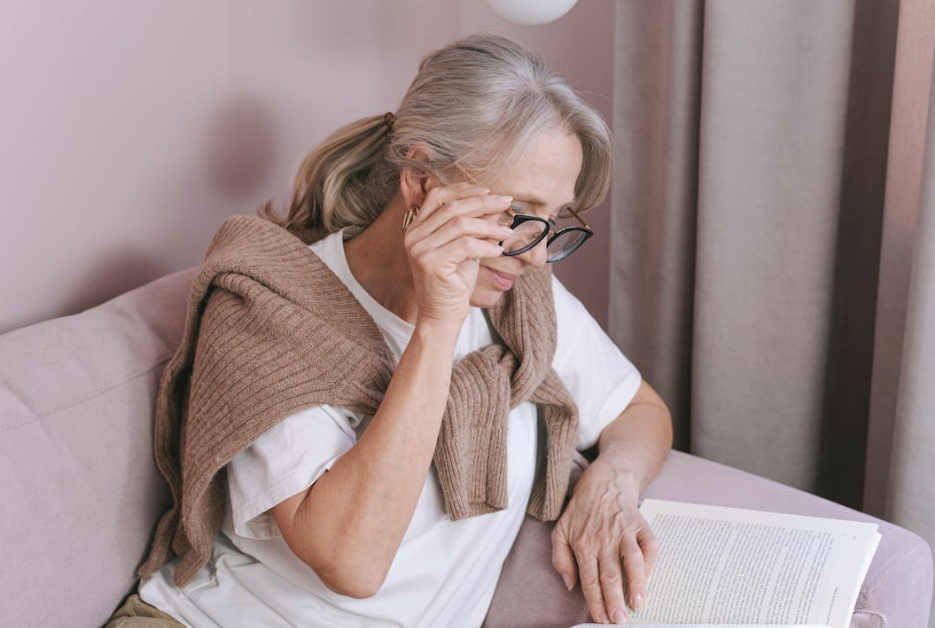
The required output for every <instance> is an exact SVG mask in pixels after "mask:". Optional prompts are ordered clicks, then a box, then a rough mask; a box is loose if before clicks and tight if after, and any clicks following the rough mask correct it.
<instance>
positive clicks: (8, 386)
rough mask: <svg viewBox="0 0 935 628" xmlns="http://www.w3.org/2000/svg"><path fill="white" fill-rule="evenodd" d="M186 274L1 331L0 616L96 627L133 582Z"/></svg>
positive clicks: (151, 495) (155, 486)
mask: <svg viewBox="0 0 935 628" xmlns="http://www.w3.org/2000/svg"><path fill="white" fill-rule="evenodd" d="M193 277H194V271H193V270H188V271H183V272H180V273H176V274H173V275H169V276H167V277H163V278H162V279H159V280H157V281H154V282H152V283H150V284H147V285H145V286H143V287H141V288H137V289H136V290H133V291H131V292H128V293H126V294H123V295H121V296H119V297H117V298H116V299H113V300H111V301H109V302H107V303H104V304H103V305H100V306H98V307H95V308H92V309H90V310H87V311H85V312H83V313H81V314H78V315H75V316H68V317H64V318H59V319H55V320H50V321H46V322H43V323H39V324H37V325H32V326H30V327H25V328H23V329H19V330H15V331H12V332H9V333H7V334H4V335H2V336H0V624H3V625H5V626H19V627H28V626H76V627H79V628H82V627H89V628H90V627H92V626H100V625H101V624H103V623H104V622H105V621H106V619H107V618H108V617H109V615H110V613H111V612H113V610H114V609H115V608H116V606H117V604H118V602H120V601H121V598H122V597H123V596H125V595H126V594H127V593H128V592H129V591H130V590H131V589H132V588H133V586H134V583H135V580H136V576H135V571H136V568H137V567H138V565H139V564H140V562H141V561H142V560H143V558H144V555H145V552H146V550H147V548H148V545H149V541H150V539H151V536H152V533H153V530H154V526H155V522H156V520H157V519H158V517H159V515H160V514H161V513H162V512H163V510H164V509H165V508H166V506H167V504H168V499H169V497H168V488H167V487H166V485H165V483H164V482H163V480H162V477H161V476H160V475H159V473H158V471H157V470H156V467H155V464H154V462H153V453H152V429H153V416H154V409H155V406H154V404H155V394H156V388H157V385H158V381H159V377H160V375H161V373H162V370H163V368H164V367H165V364H166V362H167V361H168V360H169V358H170V357H171V355H172V353H173V351H174V350H175V348H176V346H177V345H178V343H179V341H180V339H181V335H182V324H183V321H184V316H185V304H186V299H187V295H188V291H189V287H190V286H191V282H192V279H193Z"/></svg>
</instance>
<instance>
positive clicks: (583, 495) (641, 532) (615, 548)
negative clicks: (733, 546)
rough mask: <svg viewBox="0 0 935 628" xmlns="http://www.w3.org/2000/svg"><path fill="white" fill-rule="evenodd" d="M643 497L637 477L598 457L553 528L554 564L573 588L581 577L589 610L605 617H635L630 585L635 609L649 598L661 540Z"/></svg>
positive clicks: (599, 617) (618, 620)
mask: <svg viewBox="0 0 935 628" xmlns="http://www.w3.org/2000/svg"><path fill="white" fill-rule="evenodd" d="M638 500H639V486H638V485H637V482H636V481H635V480H634V479H633V477H632V476H631V475H629V474H627V473H625V472H621V471H618V470H617V469H615V468H614V467H613V465H611V464H609V463H607V462H603V461H601V458H600V457H598V458H597V460H595V461H594V463H592V464H591V465H590V466H589V467H588V468H587V469H585V471H584V473H583V474H582V475H581V479H580V480H579V481H578V485H577V486H576V487H575V492H574V495H573V497H572V498H571V501H570V502H569V503H568V506H567V507H566V508H565V512H564V514H563V515H562V517H561V518H560V519H559V521H558V523H557V524H556V525H555V528H554V530H553V531H552V566H553V567H554V568H555V570H556V571H558V573H559V574H561V575H562V578H563V579H564V580H565V586H567V587H568V589H569V590H571V589H573V588H574V586H575V582H576V580H578V579H580V580H581V590H582V592H583V593H584V597H585V599H586V600H587V603H588V610H589V611H590V613H591V617H592V618H593V619H594V621H596V622H599V623H607V622H613V623H623V622H625V621H627V620H628V619H629V616H628V615H627V612H626V604H625V602H624V589H626V591H627V592H628V594H629V595H628V597H629V603H630V607H631V608H633V609H634V610H640V609H642V608H643V606H644V605H645V603H646V582H647V580H648V579H649V574H650V572H651V571H652V568H653V564H654V563H655V561H656V556H657V554H658V553H659V544H658V542H657V541H656V537H655V536H654V535H653V533H652V530H650V528H649V524H647V523H646V520H645V519H644V518H643V515H642V514H641V513H640V511H639V509H638V508H637V504H638ZM624 574H625V575H626V579H625V580H624Z"/></svg>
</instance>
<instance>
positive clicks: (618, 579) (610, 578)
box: [598, 548, 629, 624]
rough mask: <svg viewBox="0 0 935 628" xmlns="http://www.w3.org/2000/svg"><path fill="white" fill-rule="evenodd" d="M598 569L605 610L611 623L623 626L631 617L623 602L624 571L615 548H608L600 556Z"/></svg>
mask: <svg viewBox="0 0 935 628" xmlns="http://www.w3.org/2000/svg"><path fill="white" fill-rule="evenodd" d="M598 568H599V569H600V582H601V593H602V594H603V596H604V599H603V604H604V609H605V611H606V613H607V616H608V617H609V618H610V621H612V622H613V623H615V624H622V623H624V622H626V621H627V620H628V619H629V617H628V616H627V610H626V606H627V605H626V602H624V600H623V571H622V570H621V569H620V558H619V557H618V556H617V552H616V551H614V549H613V548H606V551H603V552H601V554H600V556H598Z"/></svg>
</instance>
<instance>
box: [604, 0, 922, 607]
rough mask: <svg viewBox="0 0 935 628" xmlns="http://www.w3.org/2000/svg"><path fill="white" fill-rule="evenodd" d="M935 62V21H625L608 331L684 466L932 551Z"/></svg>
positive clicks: (641, 13)
mask: <svg viewBox="0 0 935 628" xmlns="http://www.w3.org/2000/svg"><path fill="white" fill-rule="evenodd" d="M933 48H935V0H903V1H902V2H898V1H896V0H864V1H861V0H835V1H833V2H816V1H815V0H783V1H781V2H777V1H776V0H707V1H702V0H659V1H649V0H618V2H617V27H616V53H615V54H616V61H615V63H616V68H615V81H616V82H615V101H614V108H615V111H614V121H613V123H614V130H615V134H616V141H617V158H618V165H617V176H616V179H615V187H614V198H613V217H612V228H611V229H612V233H613V236H614V237H613V241H612V250H611V257H612V269H611V283H610V329H611V334H612V336H613V337H614V339H615V340H616V341H617V342H618V343H619V344H620V346H621V347H622V348H623V349H624V351H625V352H626V353H627V354H628V355H629V356H630V357H631V358H632V359H633V360H634V361H635V362H636V363H637V365H638V366H639V367H640V368H641V370H642V372H643V375H644V377H645V378H646V380H647V381H649V382H650V383H651V384H653V385H654V386H655V387H656V388H657V390H659V392H660V393H661V394H662V396H663V397H664V398H665V399H666V401H667V402H668V403H669V405H670V407H671V409H672V412H673V417H674V420H675V422H676V441H677V442H676V446H677V447H678V448H680V449H683V450H687V451H691V452H693V453H697V454H699V455H701V456H704V457H707V458H711V459H714V460H718V461H721V462H724V463H726V464H730V465H733V466H736V467H740V468H743V469H746V470H749V471H752V472H755V473H758V474H761V475H765V476H767V477H771V478H774V479H776V480H779V481H782V482H785V483H787V484H791V485H794V486H798V487H800V488H803V489H806V490H809V491H812V492H815V493H818V494H820V495H823V496H825V497H829V498H831V499H834V500H835V501H838V502H841V503H844V504H846V505H849V506H852V507H855V508H859V509H864V510H866V511H867V512H870V513H872V514H875V515H877V516H881V517H883V518H886V519H888V520H891V521H894V522H895V523H897V524H900V525H903V526H905V527H907V528H909V529H911V530H913V531H915V532H917V533H919V534H920V535H922V536H924V537H925V538H926V539H927V540H928V541H929V543H930V544H932V545H933V546H935V499H933V497H935V106H932V103H935V97H933V95H932V84H933V81H932V74H933V63H932V57H933ZM933 617H935V614H933Z"/></svg>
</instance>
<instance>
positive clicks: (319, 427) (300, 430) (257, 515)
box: [227, 405, 357, 540]
mask: <svg viewBox="0 0 935 628" xmlns="http://www.w3.org/2000/svg"><path fill="white" fill-rule="evenodd" d="M354 423H355V421H354V417H353V415H351V414H349V413H347V412H345V411H344V410H341V409H339V408H334V407H332V406H327V405H323V406H314V407H311V408H307V409H305V410H303V411H301V412H298V413H296V414H293V415H292V416H290V417H288V418H286V419H285V420H283V421H282V422H281V423H279V424H277V425H276V426H275V427H273V428H272V429H270V430H269V431H267V432H266V433H264V434H263V435H262V436H260V438H258V439H257V440H256V441H254V442H253V444H252V445H250V447H248V448H247V449H245V450H244V451H242V452H241V453H239V454H238V455H236V456H235V457H234V458H233V459H232V460H231V461H230V462H229V463H228V464H227V484H228V491H229V493H228V494H229V497H230V514H231V524H232V526H233V532H234V534H236V535H238V536H241V537H245V538H249V539H256V540H264V539H270V538H275V537H279V536H281V534H280V531H279V528H278V526H277V525H276V520H275V519H274V518H273V516H272V514H271V513H270V512H269V510H270V509H271V508H272V507H273V506H275V505H277V504H279V503H280V502H282V501H283V500H285V499H287V498H289V497H292V496H293V495H296V494H298V493H300V492H302V491H304V490H305V489H307V488H308V487H309V486H311V485H312V484H314V483H315V482H316V481H317V480H318V478H320V477H321V476H322V474H324V473H325V471H327V470H328V469H330V468H331V467H332V465H334V463H335V462H336V461H337V460H338V459H339V458H340V457H341V456H342V455H344V453H346V452H347V451H348V450H349V449H350V448H351V447H353V445H354V443H355V442H356V440H357V439H356V435H355V432H354V430H353V428H352V425H353V424H354Z"/></svg>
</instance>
